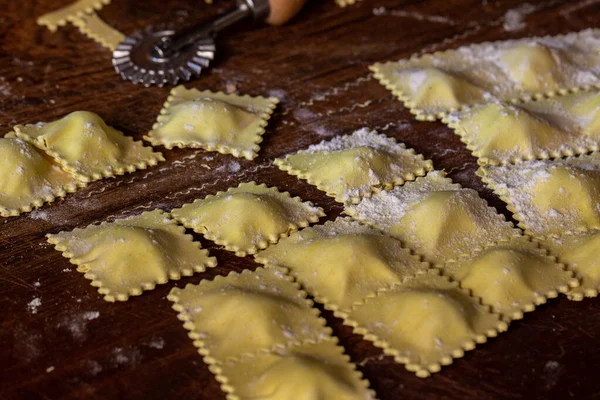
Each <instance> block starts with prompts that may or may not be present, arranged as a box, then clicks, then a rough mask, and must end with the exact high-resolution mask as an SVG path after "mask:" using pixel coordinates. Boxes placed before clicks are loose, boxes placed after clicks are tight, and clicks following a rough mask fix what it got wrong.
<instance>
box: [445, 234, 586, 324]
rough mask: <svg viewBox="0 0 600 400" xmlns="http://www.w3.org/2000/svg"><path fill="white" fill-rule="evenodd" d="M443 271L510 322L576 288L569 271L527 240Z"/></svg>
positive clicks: (494, 248)
mask: <svg viewBox="0 0 600 400" xmlns="http://www.w3.org/2000/svg"><path fill="white" fill-rule="evenodd" d="M444 271H445V273H447V274H449V275H451V276H452V278H454V279H455V280H457V281H459V282H460V284H461V286H462V287H463V288H465V289H469V290H470V291H471V293H472V294H473V295H474V296H477V297H480V298H482V299H483V302H484V303H485V304H489V305H491V306H492V308H493V310H494V311H496V312H499V313H501V314H502V315H503V316H504V317H505V318H510V319H520V318H522V317H523V312H526V311H533V310H534V308H535V306H536V305H538V304H543V303H545V302H546V298H554V297H556V296H558V292H563V293H565V292H567V291H568V290H569V288H570V287H576V286H579V282H578V280H577V279H576V278H574V277H573V275H574V274H573V272H572V271H569V270H567V269H566V267H565V265H564V264H560V263H558V262H557V261H556V257H553V256H550V255H548V251H547V250H545V249H543V248H541V247H540V245H539V243H536V242H532V241H531V239H530V238H529V237H527V236H520V237H515V238H513V239H512V240H510V241H507V242H502V243H500V244H497V245H493V246H490V247H488V248H486V249H484V250H481V251H478V252H475V253H474V254H471V255H469V256H465V257H462V258H461V259H460V260H459V261H454V262H449V263H447V264H446V265H445V266H444Z"/></svg>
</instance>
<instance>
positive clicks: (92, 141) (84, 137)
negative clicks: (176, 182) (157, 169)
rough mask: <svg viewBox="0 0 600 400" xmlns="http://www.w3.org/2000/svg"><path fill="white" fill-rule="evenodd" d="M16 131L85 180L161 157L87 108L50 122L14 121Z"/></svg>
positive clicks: (137, 165) (134, 168) (145, 165)
mask: <svg viewBox="0 0 600 400" xmlns="http://www.w3.org/2000/svg"><path fill="white" fill-rule="evenodd" d="M15 132H16V134H17V136H19V137H21V138H23V139H25V140H28V141H32V142H33V143H34V144H35V145H36V146H38V147H39V148H41V149H43V150H45V151H46V152H47V153H48V154H50V155H51V156H53V157H54V158H55V159H56V160H57V161H58V162H59V163H60V164H61V165H62V166H63V167H64V168H65V169H67V170H68V171H69V172H72V173H74V174H76V175H77V176H78V177H79V178H80V179H82V180H85V181H90V180H97V179H101V178H103V177H110V176H113V175H121V174H124V173H125V172H132V171H134V170H136V169H144V168H146V167H148V166H149V165H150V166H151V165H156V164H157V163H158V162H159V161H163V160H164V159H163V157H162V155H161V154H160V153H153V151H152V148H150V147H144V146H143V145H142V144H141V142H135V141H133V139H132V138H130V137H127V136H125V135H123V133H121V132H119V131H117V130H116V129H114V128H112V127H110V126H108V125H107V124H106V123H105V122H104V121H103V120H102V118H100V117H99V116H98V115H97V114H94V113H92V112H88V111H75V112H72V113H71V114H69V115H67V116H65V117H63V118H61V119H59V120H56V121H53V122H49V123H41V124H35V125H17V126H15Z"/></svg>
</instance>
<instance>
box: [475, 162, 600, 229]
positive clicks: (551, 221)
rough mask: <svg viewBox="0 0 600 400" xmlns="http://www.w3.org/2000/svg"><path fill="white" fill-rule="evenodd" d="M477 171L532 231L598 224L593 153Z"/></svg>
mask: <svg viewBox="0 0 600 400" xmlns="http://www.w3.org/2000/svg"><path fill="white" fill-rule="evenodd" d="M478 174H479V175H481V176H482V178H483V179H484V181H485V182H486V183H487V184H488V185H490V186H491V187H492V189H493V190H494V191H495V192H496V193H497V194H498V195H500V196H501V197H502V198H503V200H505V201H506V202H507V203H508V204H509V208H510V209H511V210H512V211H513V212H514V213H515V218H516V219H518V220H519V221H520V224H519V225H520V226H521V227H523V228H524V229H526V230H528V231H529V233H531V234H532V235H534V236H536V237H541V238H545V237H550V236H560V235H562V234H565V233H571V232H578V231H587V230H590V229H596V228H599V227H600V207H599V206H598V204H600V158H599V156H598V154H595V153H594V154H590V155H584V156H580V157H569V158H566V159H562V160H552V161H545V160H544V161H530V162H524V163H519V164H516V165H505V166H501V167H498V166H489V167H482V169H481V170H480V171H479V172H478Z"/></svg>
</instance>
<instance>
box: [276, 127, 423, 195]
mask: <svg viewBox="0 0 600 400" xmlns="http://www.w3.org/2000/svg"><path fill="white" fill-rule="evenodd" d="M275 165H277V166H278V167H279V168H280V169H282V170H284V171H287V172H288V173H289V174H291V175H296V176H298V177H299V178H301V179H306V180H307V181H308V183H310V184H312V185H315V186H317V188H319V189H320V190H323V191H325V192H326V193H327V195H328V196H331V197H334V198H335V199H336V201H338V202H340V203H347V202H349V203H358V202H359V201H360V199H361V198H363V197H369V196H371V195H372V194H373V193H375V192H378V191H380V190H381V189H391V188H393V187H394V186H397V185H402V184H403V183H404V182H405V181H410V180H413V179H415V177H416V176H423V175H425V174H426V171H429V170H431V169H433V166H432V164H431V161H429V160H424V159H423V156H422V155H417V154H415V153H414V151H413V150H412V149H407V148H406V147H405V146H404V145H403V144H398V143H396V142H395V141H394V140H393V139H391V138H388V137H386V136H385V135H381V134H378V133H377V132H375V131H369V130H367V129H361V130H358V131H356V132H354V133H353V134H352V135H348V136H338V137H336V138H334V139H332V140H330V141H328V142H326V141H323V142H321V143H319V144H316V145H312V146H310V147H309V148H307V149H306V150H301V151H299V152H297V153H294V154H289V155H287V156H286V157H285V158H283V159H281V158H279V159H276V160H275Z"/></svg>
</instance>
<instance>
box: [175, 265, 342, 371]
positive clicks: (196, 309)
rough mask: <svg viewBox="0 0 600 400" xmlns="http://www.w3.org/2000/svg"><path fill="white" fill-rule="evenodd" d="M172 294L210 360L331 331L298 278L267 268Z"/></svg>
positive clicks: (219, 360)
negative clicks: (302, 289)
mask: <svg viewBox="0 0 600 400" xmlns="http://www.w3.org/2000/svg"><path fill="white" fill-rule="evenodd" d="M169 300H171V301H173V302H174V303H175V304H174V305H173V308H174V309H175V310H176V311H178V312H179V319H181V320H182V321H184V322H185V324H184V327H185V328H186V329H187V330H189V331H190V334H189V336H190V338H192V339H193V340H194V345H195V346H196V347H198V349H199V352H200V354H201V355H203V356H204V357H205V361H206V362H207V363H209V364H223V363H225V362H233V361H239V360H241V359H243V358H250V357H252V356H256V355H257V354H261V353H269V352H272V351H274V350H276V349H283V348H287V347H289V346H292V345H302V344H305V343H317V342H319V341H320V340H321V339H322V338H324V337H328V336H329V335H330V334H331V330H330V328H327V327H326V326H325V320H323V319H321V318H319V316H318V315H319V311H318V310H317V309H316V308H312V301H310V300H308V299H307V298H306V293H305V292H303V291H301V290H300V289H299V288H298V285H297V284H295V283H293V282H292V281H291V279H289V278H288V277H285V276H283V274H280V273H278V272H276V271H273V270H265V269H264V268H259V269H257V270H256V271H254V272H252V271H249V270H244V271H243V272H242V273H241V274H237V273H235V272H231V273H230V274H229V275H228V276H227V277H221V276H218V277H216V278H215V279H214V280H213V281H206V280H204V281H202V282H200V284H199V285H187V286H186V287H185V289H178V288H174V289H173V290H172V291H171V294H170V295H169ZM249 328H250V329H249Z"/></svg>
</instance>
